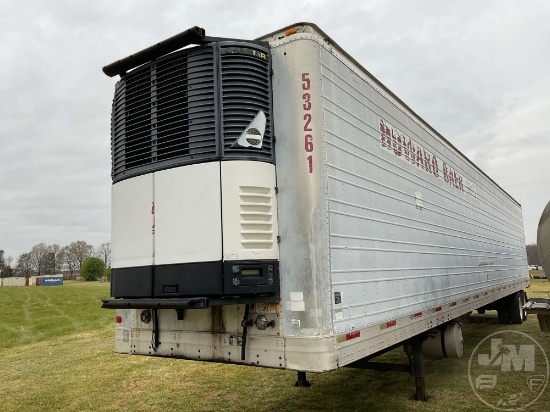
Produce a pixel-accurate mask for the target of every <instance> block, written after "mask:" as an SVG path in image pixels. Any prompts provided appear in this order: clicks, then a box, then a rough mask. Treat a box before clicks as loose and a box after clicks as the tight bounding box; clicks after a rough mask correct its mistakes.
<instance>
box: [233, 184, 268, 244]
mask: <svg viewBox="0 0 550 412" xmlns="http://www.w3.org/2000/svg"><path fill="white" fill-rule="evenodd" d="M239 196H240V208H241V210H240V214H241V247H242V248H243V249H245V250H250V249H273V245H274V239H273V237H274V235H273V208H272V201H273V199H272V195H271V188H269V187H260V186H239Z"/></svg>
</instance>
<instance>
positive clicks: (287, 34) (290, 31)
mask: <svg viewBox="0 0 550 412" xmlns="http://www.w3.org/2000/svg"><path fill="white" fill-rule="evenodd" d="M293 34H296V29H290V30H287V31H285V36H292V35H293Z"/></svg>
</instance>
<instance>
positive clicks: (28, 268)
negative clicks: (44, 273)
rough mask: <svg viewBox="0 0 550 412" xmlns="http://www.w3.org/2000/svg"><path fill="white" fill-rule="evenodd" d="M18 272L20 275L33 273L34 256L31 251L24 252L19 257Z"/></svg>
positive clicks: (26, 275) (27, 275)
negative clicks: (32, 256)
mask: <svg viewBox="0 0 550 412" xmlns="http://www.w3.org/2000/svg"><path fill="white" fill-rule="evenodd" d="M17 272H19V275H20V276H25V277H26V278H28V277H30V276H31V274H32V258H31V254H30V253H22V254H21V255H20V256H19V259H17Z"/></svg>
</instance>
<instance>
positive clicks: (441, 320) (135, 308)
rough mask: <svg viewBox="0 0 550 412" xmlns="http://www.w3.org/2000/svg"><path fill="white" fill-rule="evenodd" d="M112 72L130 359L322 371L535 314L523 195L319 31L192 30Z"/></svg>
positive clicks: (117, 226)
mask: <svg viewBox="0 0 550 412" xmlns="http://www.w3.org/2000/svg"><path fill="white" fill-rule="evenodd" d="M191 44H192V45H196V46H195V47H188V48H183V49H182V50H178V49H181V48H182V47H185V46H188V45H191ZM176 50H178V51H176ZM104 72H105V73H106V74H108V75H110V76H115V75H120V76H121V80H120V81H119V82H118V83H117V86H116V92H115V98H114V100H113V112H112V147H113V169H112V175H113V188H112V202H113V204H112V218H113V221H112V283H111V294H112V297H113V298H114V299H110V300H105V301H104V304H103V305H104V307H106V308H112V309H117V312H116V313H117V324H116V343H115V350H116V351H117V352H120V353H130V354H140V355H152V356H169V357H179V358H185V359H195V360H208V361H219V362H230V363H239V364H247V365H259V366H264V367H273V368H284V369H290V370H295V371H299V374H298V376H299V381H298V383H299V384H306V383H305V382H306V381H305V374H304V372H306V371H315V372H321V371H330V370H333V369H336V368H339V367H343V366H349V365H352V366H353V365H359V364H360V363H361V362H362V361H364V360H365V359H370V358H372V357H373V356H376V355H377V354H380V353H383V352H384V351H387V350H388V349H389V348H393V347H396V346H397V345H403V344H405V345H409V348H412V349H411V350H409V351H408V353H409V354H412V356H411V358H414V357H416V358H417V359H421V355H420V354H419V348H420V347H421V346H422V342H423V341H425V343H424V346H425V350H428V352H430V353H434V351H435V352H439V353H440V354H443V355H447V356H461V354H462V335H461V332H460V328H459V325H458V324H457V323H453V322H452V321H453V320H454V319H456V318H457V317H459V316H461V315H463V314H466V313H469V312H471V311H473V310H476V309H480V310H484V309H488V308H493V309H498V311H499V318H500V320H501V322H503V323H509V322H515V323H521V321H522V317H523V313H522V312H521V306H522V304H523V303H524V300H525V294H524V293H523V291H522V289H523V288H525V287H528V286H529V275H528V269H527V261H526V253H525V241H524V234H523V223H522V214H521V206H520V205H519V204H518V203H517V202H516V201H515V200H514V199H513V198H512V197H511V196H510V195H508V194H507V193H506V192H505V191H504V190H503V189H502V188H501V187H500V186H499V185H497V184H496V183H495V182H494V181H493V180H492V179H491V178H489V177H488V176H487V175H486V174H485V173H483V171H481V170H480V169H479V168H478V167H477V166H476V165H475V164H473V163H472V162H471V161H470V160H468V159H467V158H466V157H465V156H464V155H463V154H462V153H460V152H459V151H458V150H457V149H456V148H455V147H454V146H453V145H452V144H451V143H449V141H447V140H446V139H445V138H444V137H443V136H441V135H440V134H439V133H438V132H437V131H436V130H434V129H433V128H432V127H431V126H430V125H429V124H428V123H427V122H426V121H424V120H423V119H422V118H421V117H420V116H418V115H417V114H416V113H415V112H414V111H412V110H411V109H410V108H409V107H408V106H407V105H406V104H405V103H403V102H402V101H401V100H400V99H399V98H398V97H397V96H395V95H394V94H393V93H392V92H391V91H389V90H388V89H387V88H386V87H385V86H384V85H383V84H382V83H380V82H379V81H378V80H377V79H376V78H374V77H373V76H372V75H371V74H370V73H369V72H368V71H367V70H365V69H364V68H363V67H362V66H361V65H360V64H359V63H358V62H357V61H356V60H354V59H353V58H352V57H351V56H349V55H348V54H347V53H346V52H345V51H344V50H343V49H342V48H340V47H339V46H338V45H337V44H336V43H335V42H334V41H333V40H332V39H331V38H330V37H329V36H328V35H327V34H326V33H324V32H323V31H322V30H321V29H319V28H318V27H317V26H315V25H314V24H311V23H298V24H294V25H292V26H289V27H286V28H283V29H281V30H279V31H277V32H274V33H271V34H269V35H266V36H263V37H261V38H260V39H257V40H255V41H248V40H235V39H223V38H211V37H207V36H205V35H204V30H202V29H200V28H198V27H194V28H192V29H190V30H188V31H186V32H183V33H181V34H180V35H177V36H174V37H173V38H170V39H168V40H166V41H164V42H161V43H158V44H157V45H156V46H152V47H151V48H149V49H145V50H143V51H141V52H138V53H135V54H134V55H132V56H130V57H128V58H125V59H122V60H120V61H117V62H115V63H113V64H111V65H108V66H106V67H105V68H104ZM440 334H443V336H444V339H440V338H437V339H432V338H433V337H434V336H440ZM411 342H412V344H411ZM434 342H435V343H434ZM441 342H444V344H441ZM433 346H436V347H437V348H436V349H433V348H432V349H429V348H431V347H433ZM426 348H428V349H426ZM413 360H414V359H413ZM416 365H417V366H416V369H417V371H416V372H415V373H416V374H417V375H418V374H419V372H418V370H419V369H421V366H419V365H418V362H417V363H416ZM417 377H419V376H417ZM421 397H423V395H422V394H421Z"/></svg>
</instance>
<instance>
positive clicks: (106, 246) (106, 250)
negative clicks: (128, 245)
mask: <svg viewBox="0 0 550 412" xmlns="http://www.w3.org/2000/svg"><path fill="white" fill-rule="evenodd" d="M96 254H97V257H98V258H100V259H101V260H103V264H104V267H105V272H104V276H106V275H107V268H108V267H110V266H111V243H109V242H107V243H102V244H101V245H100V246H99V247H98V248H97V250H96Z"/></svg>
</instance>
